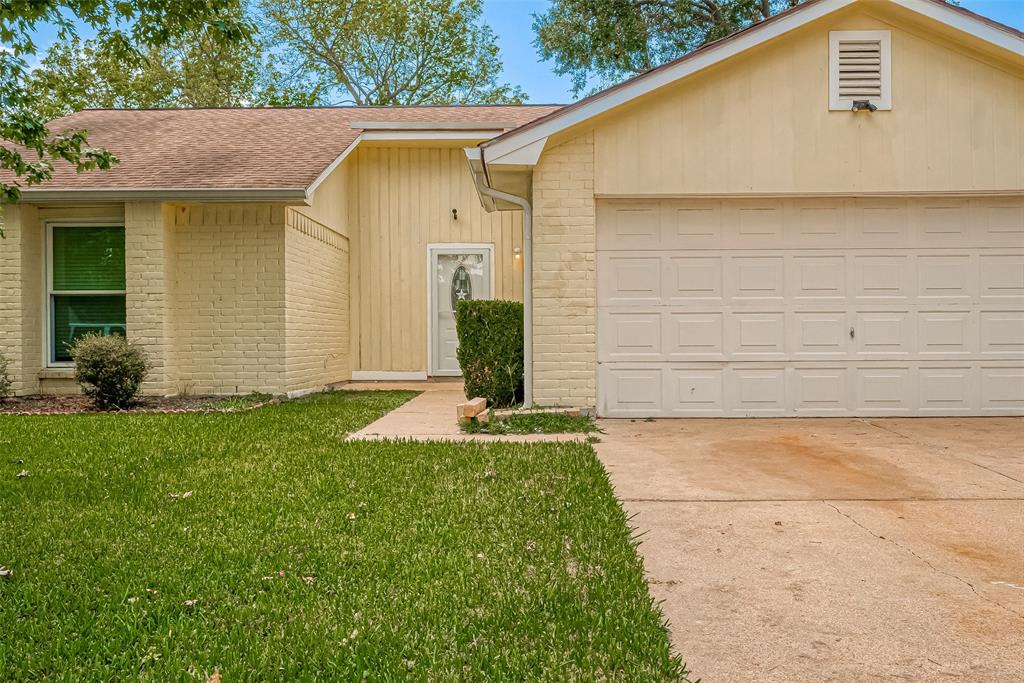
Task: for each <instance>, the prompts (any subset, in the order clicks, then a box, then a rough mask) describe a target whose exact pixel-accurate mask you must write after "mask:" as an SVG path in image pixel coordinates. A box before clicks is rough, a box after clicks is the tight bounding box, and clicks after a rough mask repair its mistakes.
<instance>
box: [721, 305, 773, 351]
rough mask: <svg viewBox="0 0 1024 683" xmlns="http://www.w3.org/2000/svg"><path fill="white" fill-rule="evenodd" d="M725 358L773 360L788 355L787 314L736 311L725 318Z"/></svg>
mask: <svg viewBox="0 0 1024 683" xmlns="http://www.w3.org/2000/svg"><path fill="white" fill-rule="evenodd" d="M725 343H726V356H727V357H729V358H737V359H745V360H773V359H778V358H784V357H785V356H786V314H785V313H784V312H783V311H764V312H757V313H747V312H741V313H736V312H733V313H731V314H729V315H728V316H727V318H726V342H725Z"/></svg>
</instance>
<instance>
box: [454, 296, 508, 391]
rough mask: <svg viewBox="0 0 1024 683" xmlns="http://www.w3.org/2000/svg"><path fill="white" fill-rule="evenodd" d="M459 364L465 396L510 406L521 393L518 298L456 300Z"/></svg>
mask: <svg viewBox="0 0 1024 683" xmlns="http://www.w3.org/2000/svg"><path fill="white" fill-rule="evenodd" d="M455 328H456V330H457V332H458V335H459V351H458V358H459V367H461V368H462V375H463V378H464V380H465V382H466V398H475V397H477V396H482V397H483V398H486V399H487V403H488V404H489V405H493V406H498V407H502V406H510V405H513V404H514V403H518V402H521V401H522V396H523V305H522V304H521V303H519V302H518V301H460V302H459V303H458V306H457V307H456V309H455Z"/></svg>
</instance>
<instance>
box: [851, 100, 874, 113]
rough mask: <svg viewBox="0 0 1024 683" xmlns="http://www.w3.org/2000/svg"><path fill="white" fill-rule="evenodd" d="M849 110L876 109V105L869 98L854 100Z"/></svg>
mask: <svg viewBox="0 0 1024 683" xmlns="http://www.w3.org/2000/svg"><path fill="white" fill-rule="evenodd" d="M850 109H851V111H878V107H876V106H875V105H873V104H871V100H854V101H853V106H852V107H851V108H850Z"/></svg>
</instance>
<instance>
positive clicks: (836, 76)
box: [828, 31, 892, 111]
mask: <svg viewBox="0 0 1024 683" xmlns="http://www.w3.org/2000/svg"><path fill="white" fill-rule="evenodd" d="M891 35H892V34H891V33H890V32H889V31H832V32H831V33H829V34H828V72H829V79H828V89H829V109H831V110H833V111H837V110H842V111H850V110H851V109H852V108H853V103H854V102H857V101H863V100H867V101H868V102H870V103H871V104H873V105H874V106H875V107H877V108H878V109H892V64H891V53H892V50H891V45H892V39H891Z"/></svg>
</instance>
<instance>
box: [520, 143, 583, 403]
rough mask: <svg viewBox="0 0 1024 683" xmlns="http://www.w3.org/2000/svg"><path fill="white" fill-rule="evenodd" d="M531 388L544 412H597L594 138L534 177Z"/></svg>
mask: <svg viewBox="0 0 1024 683" xmlns="http://www.w3.org/2000/svg"><path fill="white" fill-rule="evenodd" d="M533 281H534V282H533V296H534V302H533V306H534V308H533V333H534V337H533V339H534V342H533V387H534V400H535V402H536V403H537V404H538V405H542V406H574V407H581V408H592V407H594V406H595V405H596V404H597V375H596V373H597V336H596V332H597V271H596V227H595V210H594V138H593V134H592V133H591V132H587V133H584V134H582V135H580V136H578V137H576V138H574V139H572V140H569V141H568V142H565V143H562V144H560V145H558V146H556V147H553V148H552V149H550V150H547V151H545V152H544V155H543V156H542V157H541V159H540V162H539V163H538V164H537V166H536V168H535V169H534V173H533Z"/></svg>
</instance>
